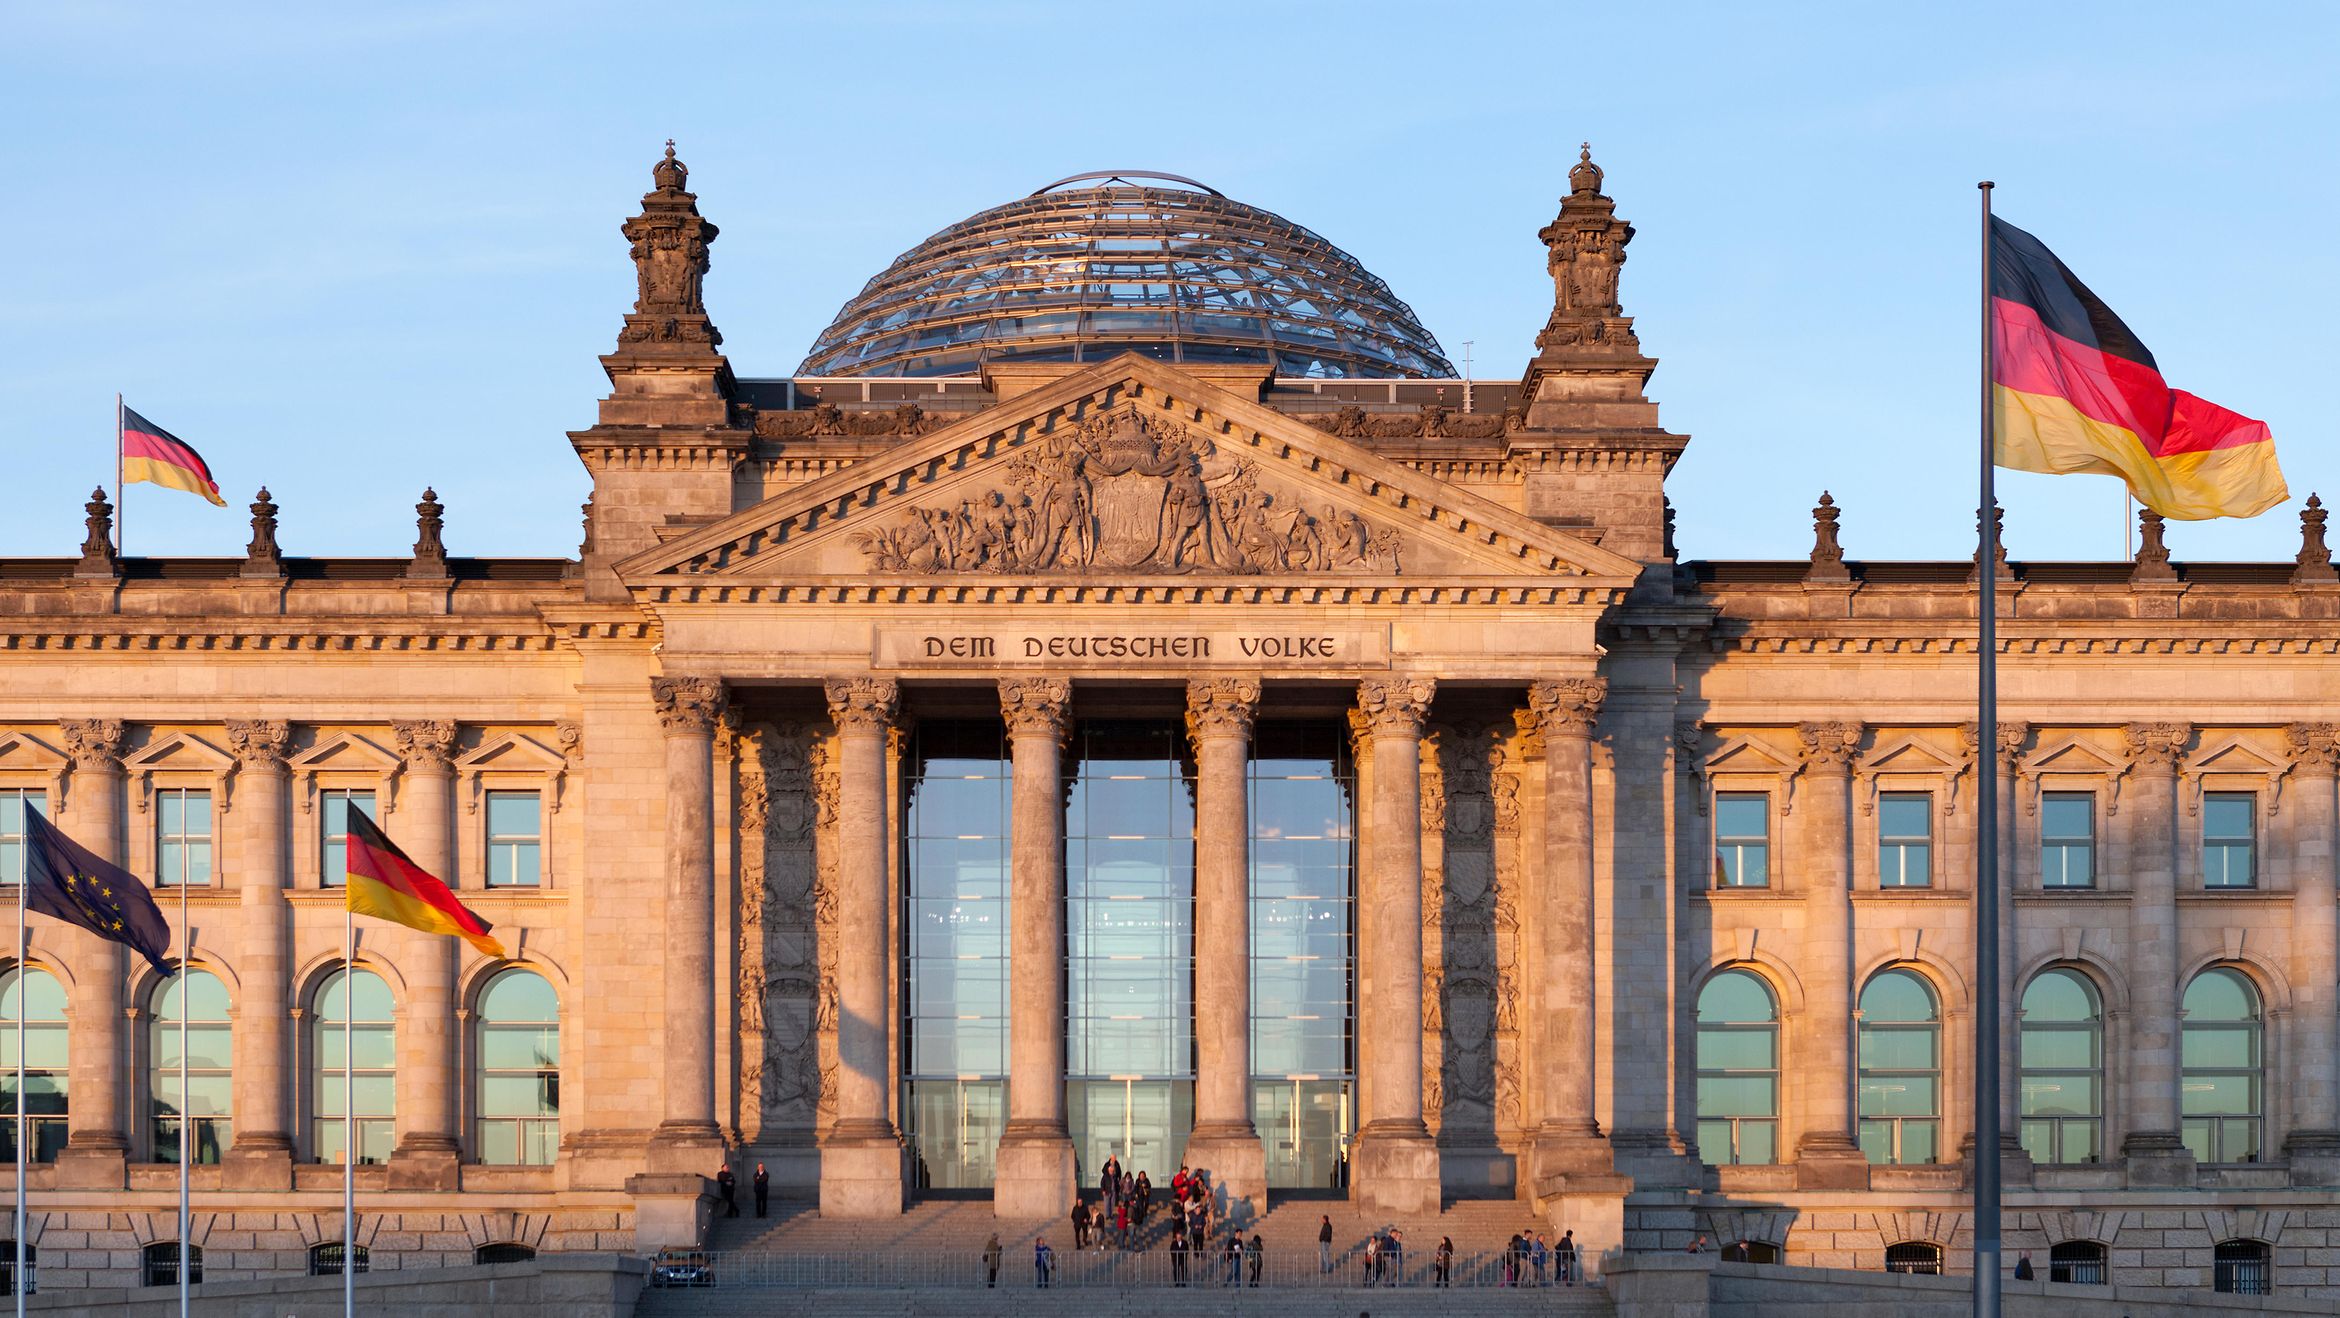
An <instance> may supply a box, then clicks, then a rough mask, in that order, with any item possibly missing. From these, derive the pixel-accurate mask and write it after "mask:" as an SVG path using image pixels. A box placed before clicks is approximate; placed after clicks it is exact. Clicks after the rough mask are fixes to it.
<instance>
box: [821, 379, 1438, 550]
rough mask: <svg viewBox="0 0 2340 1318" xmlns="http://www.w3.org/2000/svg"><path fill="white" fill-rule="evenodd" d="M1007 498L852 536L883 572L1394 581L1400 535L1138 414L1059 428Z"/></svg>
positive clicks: (1013, 481) (1021, 469) (988, 497)
mask: <svg viewBox="0 0 2340 1318" xmlns="http://www.w3.org/2000/svg"><path fill="white" fill-rule="evenodd" d="M1006 485H1007V487H1008V488H1007V489H1005V490H991V491H987V492H985V493H983V494H981V495H978V496H976V497H974V498H971V499H962V500H960V501H959V502H957V503H955V504H942V505H935V506H929V507H923V508H913V509H911V510H910V511H909V513H908V515H907V516H905V517H904V518H903V519H902V520H901V521H899V522H897V523H895V524H893V525H891V526H886V527H880V528H878V529H876V530H872V531H866V532H863V533H861V534H859V535H857V536H856V537H855V538H854V543H855V544H856V545H857V546H859V547H860V549H861V551H862V552H863V553H864V554H865V555H867V557H868V559H869V565H870V567H871V568H872V569H873V570H875V571H878V572H999V573H1015V574H1039V573H1090V572H1096V571H1142V572H1167V573H1188V572H1203V573H1226V574H1230V575H1237V576H1248V575H1256V574H1258V573H1262V572H1328V571H1344V570H1346V571H1365V572H1372V573H1377V574H1382V575H1391V576H1394V575H1396V574H1397V572H1398V535H1397V533H1396V532H1395V531H1391V530H1386V529H1377V528H1375V527H1373V526H1372V525H1371V524H1369V523H1368V522H1366V520H1365V519H1364V518H1363V517H1361V516H1359V515H1358V514H1356V513H1354V512H1349V511H1346V510H1343V509H1339V508H1334V507H1331V506H1329V505H1327V506H1324V507H1322V508H1320V509H1318V510H1316V511H1310V510H1309V509H1307V508H1304V507H1302V506H1301V505H1300V504H1299V503H1297V502H1296V501H1288V500H1287V499H1286V497H1285V496H1283V495H1279V494H1274V493H1270V492H1269V491H1267V490H1264V489H1262V488H1260V484H1259V475H1258V470H1257V469H1256V468H1255V467H1254V466H1253V465H1252V464H1251V463H1249V462H1247V461H1244V460H1241V459H1234V460H1225V461H1222V460H1219V459H1218V457H1217V453H1216V449H1215V447H1214V446H1213V445H1212V443H1211V441H1210V440H1209V439H1207V438H1204V437H1200V436H1197V435H1195V434H1193V433H1192V432H1190V431H1188V430H1187V429H1186V427H1184V426H1181V425H1177V424H1175V423H1172V422H1168V421H1158V420H1154V419H1151V418H1149V417H1146V416H1145V415H1143V414H1141V413H1139V412H1137V411H1136V410H1134V409H1123V410H1120V411H1116V412H1114V413H1112V414H1110V415H1108V416H1104V417H1099V418H1097V419H1094V420H1091V421H1087V422H1084V423H1083V424H1081V425H1079V426H1077V427H1068V428H1065V429H1061V430H1058V431H1056V432H1055V433H1053V434H1051V435H1049V436H1048V437H1047V438H1046V439H1043V440H1040V441H1038V442H1037V443H1036V444H1035V445H1033V446H1032V448H1030V449H1028V450H1027V451H1025V452H1023V453H1021V454H1019V455H1018V456H1016V457H1015V458H1013V459H1011V460H1010V461H1009V462H1008V464H1007V479H1006Z"/></svg>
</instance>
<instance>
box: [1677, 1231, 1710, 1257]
mask: <svg viewBox="0 0 2340 1318" xmlns="http://www.w3.org/2000/svg"><path fill="white" fill-rule="evenodd" d="M1682 1252H1683V1253H1685V1254H1703V1253H1705V1252H1706V1233H1705V1232H1703V1231H1701V1232H1699V1233H1698V1234H1697V1235H1695V1236H1692V1237H1690V1248H1688V1249H1686V1250H1683V1251H1682Z"/></svg>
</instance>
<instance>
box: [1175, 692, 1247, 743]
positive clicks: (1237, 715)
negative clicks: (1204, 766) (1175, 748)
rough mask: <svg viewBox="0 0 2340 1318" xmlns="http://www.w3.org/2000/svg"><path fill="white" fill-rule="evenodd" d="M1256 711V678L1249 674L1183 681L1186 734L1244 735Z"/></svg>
mask: <svg viewBox="0 0 2340 1318" xmlns="http://www.w3.org/2000/svg"><path fill="white" fill-rule="evenodd" d="M1258 712H1259V682H1258V681H1257V680H1256V679H1254V678H1249V677H1210V678H1197V679H1195V680H1194V681H1192V682H1188V683H1187V684H1186V734H1187V735H1188V736H1190V737H1192V738H1194V739H1195V740H1197V741H1200V740H1201V739H1203V738H1204V737H1248V736H1250V735H1251V721H1252V719H1253V717H1254V716H1255V715H1257V714H1258Z"/></svg>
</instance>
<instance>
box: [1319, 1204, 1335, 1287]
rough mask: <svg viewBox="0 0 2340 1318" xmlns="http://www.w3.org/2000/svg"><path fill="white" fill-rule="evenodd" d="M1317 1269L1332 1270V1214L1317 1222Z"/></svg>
mask: <svg viewBox="0 0 2340 1318" xmlns="http://www.w3.org/2000/svg"><path fill="white" fill-rule="evenodd" d="M1316 1270H1317V1271H1318V1272H1330V1271H1332V1214H1330V1213H1326V1214H1325V1215H1324V1220H1322V1221H1320V1222H1318V1223H1317V1224H1316Z"/></svg>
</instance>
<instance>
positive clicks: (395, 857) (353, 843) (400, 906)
mask: <svg viewBox="0 0 2340 1318" xmlns="http://www.w3.org/2000/svg"><path fill="white" fill-rule="evenodd" d="M343 882H344V885H345V888H344V891H345V893H346V895H347V900H348V902H349V909H350V910H351V911H352V912H354V913H356V914H358V915H370V916H373V917H374V918H375V919H377V920H388V921H389V922H390V923H392V924H402V925H405V926H406V927H407V928H409V929H420V930H422V931H423V932H424V933H426V934H447V935H450V936H452V937H455V938H460V939H462V940H463V941H464V942H466V943H469V944H471V945H472V946H473V947H476V948H478V949H479V950H480V951H481V952H483V953H485V954H487V955H488V956H493V957H500V956H502V955H504V945H503V944H502V943H499V942H497V941H496V940H495V939H493V938H491V937H489V936H488V930H489V929H490V928H492V927H493V926H491V925H489V924H488V922H487V921H485V920H482V919H480V918H479V917H478V916H477V915H474V914H472V912H471V908H469V907H467V906H465V905H464V904H463V903H461V902H459V901H457V900H455V894H454V893H451V892H449V891H447V885H446V884H444V883H441V882H439V880H438V879H437V878H435V877H433V876H432V875H431V874H430V873H429V872H428V871H426V870H424V869H423V867H422V866H420V865H417V864H415V863H414V862H413V861H411V860H408V859H407V858H406V853H405V852H403V851H400V850H399V849H398V844H397V843H394V842H392V841H391V840H390V838H389V837H388V835H386V834H384V833H383V832H382V829H381V827H380V825H377V824H376V823H375V822H374V821H373V820H371V819H368V818H366V814H365V812H364V811H363V810H352V811H350V812H349V866H348V872H347V874H346V876H345V877H344V880H343Z"/></svg>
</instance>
